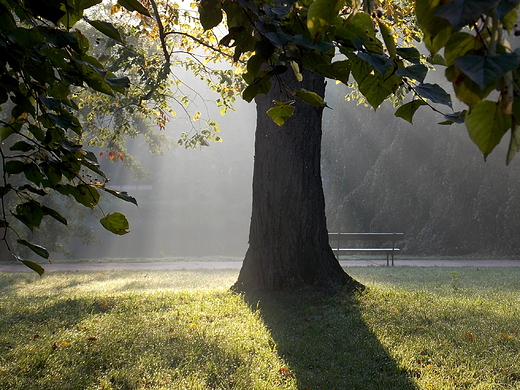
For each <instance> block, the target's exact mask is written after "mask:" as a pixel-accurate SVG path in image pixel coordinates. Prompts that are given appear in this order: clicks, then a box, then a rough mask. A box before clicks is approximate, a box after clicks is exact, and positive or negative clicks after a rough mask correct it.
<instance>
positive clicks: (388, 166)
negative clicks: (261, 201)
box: [36, 81, 520, 259]
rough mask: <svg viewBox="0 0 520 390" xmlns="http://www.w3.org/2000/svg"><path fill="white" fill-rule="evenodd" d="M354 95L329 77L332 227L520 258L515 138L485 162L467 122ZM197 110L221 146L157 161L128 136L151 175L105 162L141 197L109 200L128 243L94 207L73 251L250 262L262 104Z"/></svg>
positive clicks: (85, 213) (176, 131)
mask: <svg viewBox="0 0 520 390" xmlns="http://www.w3.org/2000/svg"><path fill="white" fill-rule="evenodd" d="M195 84H197V83H195ZM197 88H198V89H197V90H198V92H199V93H200V94H202V95H204V96H205V97H207V99H212V98H213V99H216V96H214V95H211V93H210V92H208V91H207V90H205V89H204V88H203V87H202V86H201V85H200V84H198V86H197ZM347 92H348V91H347V90H346V88H345V87H342V86H336V85H335V84H334V83H333V82H330V81H329V83H328V87H327V97H326V101H327V102H328V105H329V106H331V107H332V109H325V112H324V136H323V147H322V160H323V162H322V172H323V182H324V192H325V197H326V204H327V220H328V225H329V229H330V230H335V231H372V232H376V231H402V232H405V233H406V235H407V237H406V242H404V243H402V244H403V247H404V249H405V251H406V252H404V253H407V254H412V255H413V254H428V255H460V254H464V255H484V256H490V255H497V256H509V257H512V256H516V255H518V253H520V243H518V244H517V240H516V237H518V233H520V222H519V221H520V218H519V217H520V215H519V212H518V207H517V206H516V205H517V204H519V202H520V163H519V161H518V160H519V158H518V157H517V158H516V160H515V161H514V162H513V164H512V166H510V167H506V166H505V163H504V161H505V150H504V149H505V148H506V147H507V140H504V142H503V143H502V145H501V146H500V148H499V150H498V151H496V152H494V153H493V154H492V155H491V156H490V157H489V158H488V161H487V162H484V160H483V158H482V156H481V154H480V153H479V151H478V149H477V148H476V146H475V145H473V144H472V143H471V141H470V140H469V137H468V135H467V131H466V130H465V128H464V127H463V126H451V127H446V126H438V125H436V123H437V122H439V121H441V120H442V117H439V116H436V115H435V114H433V113H432V112H431V111H430V110H428V109H427V108H424V109H422V108H421V110H420V111H418V114H416V119H415V120H414V125H411V124H409V123H407V122H405V121H403V120H401V119H399V118H395V116H394V115H393V112H394V109H393V108H392V107H391V105H388V104H385V105H384V106H383V107H381V108H380V109H378V110H377V111H376V112H374V110H372V109H369V108H366V107H363V106H357V105H356V103H355V102H345V99H344V96H345V94H346V93H347ZM199 104H200V106H199V107H197V106H194V107H191V108H192V109H194V110H201V111H203V112H204V115H205V116H209V117H211V118H212V119H214V120H216V121H217V122H218V123H219V125H220V129H221V133H220V134H219V135H220V137H221V138H222V139H223V142H221V143H211V145H210V146H209V147H203V148H201V149H196V150H192V149H184V148H183V147H175V148H173V149H172V150H169V151H167V152H166V154H165V155H163V156H151V155H150V153H149V152H148V148H147V146H146V144H145V143H144V141H143V140H142V139H135V140H134V139H131V140H129V141H128V147H129V150H130V152H131V154H132V155H133V156H134V157H135V158H136V159H137V160H139V161H140V162H141V164H142V166H143V168H144V170H145V171H147V172H148V174H147V175H146V177H144V178H142V179H136V178H135V177H134V173H133V172H131V171H129V170H128V169H126V168H125V167H124V166H123V164H122V163H121V162H120V161H116V162H110V161H109V160H108V159H107V158H101V159H100V163H101V165H102V168H103V169H104V170H105V171H106V172H107V173H108V175H109V177H110V178H111V182H110V183H109V186H110V187H111V188H115V189H117V190H123V191H127V192H128V193H129V194H131V195H133V196H134V197H135V198H136V199H137V201H138V203H139V207H135V206H134V205H132V204H130V203H125V202H123V201H120V200H118V199H116V198H112V197H109V196H104V197H103V200H102V202H101V207H102V208H103V211H104V212H105V213H109V212H114V211H121V212H123V213H124V214H126V215H127V217H128V219H129V220H130V224H131V226H130V233H129V234H127V235H124V236H115V235H113V234H111V233H109V232H107V231H106V230H104V229H103V228H102V227H101V225H100V224H99V218H100V217H101V216H102V215H100V213H99V210H97V209H95V210H94V213H90V211H89V210H88V209H84V208H82V211H81V213H79V212H75V211H74V212H72V214H71V215H72V216H76V217H75V219H76V220H75V221H71V222H73V223H72V224H71V225H74V226H76V225H79V226H81V227H82V228H77V227H71V228H69V230H68V233H67V234H65V235H72V234H77V235H79V236H80V238H73V239H72V240H71V242H69V243H67V244H65V246H64V248H65V249H66V250H67V251H69V252H70V254H71V255H73V256H74V257H75V258H79V259H89V258H141V257H143V258H144V257H145V258H161V257H164V258H171V257H182V258H186V257H205V256H223V257H242V256H244V254H245V252H246V250H247V243H248V233H249V221H250V216H251V200H252V199H251V188H252V174H253V158H254V132H255V122H256V112H255V105H254V104H248V103H246V102H243V101H241V100H237V102H236V104H235V110H236V111H235V112H233V111H229V112H228V114H226V115H225V116H221V115H220V113H219V110H218V108H217V107H216V105H214V104H212V103H211V102H209V101H208V102H206V103H199ZM206 107H207V112H206ZM187 130H189V123H188V121H186V120H185V119H183V118H178V119H172V120H171V121H170V122H169V123H168V125H167V127H166V128H165V130H164V131H165V132H166V133H167V134H168V135H170V136H171V137H173V139H178V138H179V136H180V134H181V133H182V132H184V131H187ZM96 152H98V151H96ZM517 183H518V184H517ZM69 203H71V204H73V202H69ZM58 235H59V234H58ZM47 239H49V238H48V237H47ZM82 241H89V244H88V245H87V244H85V243H83V242H82ZM36 242H42V243H44V244H46V242H45V241H42V240H39V241H38V240H37V241H36ZM63 257H64V256H63V255H61V254H59V253H53V255H52V258H53V259H60V258H63Z"/></svg>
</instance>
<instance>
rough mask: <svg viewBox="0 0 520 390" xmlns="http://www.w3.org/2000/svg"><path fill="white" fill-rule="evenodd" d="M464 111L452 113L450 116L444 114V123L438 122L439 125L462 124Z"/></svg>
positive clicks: (464, 115)
mask: <svg viewBox="0 0 520 390" xmlns="http://www.w3.org/2000/svg"><path fill="white" fill-rule="evenodd" d="M466 113H467V111H466V110H463V111H458V112H454V113H452V114H445V115H444V118H445V119H446V120H445V121H444V122H440V123H439V125H451V124H453V123H458V124H461V123H464V120H465V119H466Z"/></svg>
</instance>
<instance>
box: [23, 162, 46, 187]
mask: <svg viewBox="0 0 520 390" xmlns="http://www.w3.org/2000/svg"><path fill="white" fill-rule="evenodd" d="M23 173H24V175H25V177H26V178H27V180H29V181H30V182H32V183H34V184H36V185H40V184H41V183H42V181H43V179H44V176H43V173H42V172H41V170H40V168H39V167H38V165H36V164H35V163H29V164H25V165H24V168H23Z"/></svg>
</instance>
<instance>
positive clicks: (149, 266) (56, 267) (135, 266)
mask: <svg viewBox="0 0 520 390" xmlns="http://www.w3.org/2000/svg"><path fill="white" fill-rule="evenodd" d="M340 263H341V265H342V266H343V267H369V266H385V265H386V260H340ZM40 264H41V265H42V266H43V267H44V268H45V271H46V272H55V271H114V270H127V271H160V270H171V271H175V270H196V269H236V270H238V269H240V267H241V266H242V262H241V261H155V262H142V263H122V262H118V263H51V264H45V263H43V262H41V263H40ZM395 266H397V267H402V266H411V267H520V260H399V259H397V260H395ZM0 272H33V271H31V270H30V269H29V268H27V267H26V266H24V265H23V264H2V263H0Z"/></svg>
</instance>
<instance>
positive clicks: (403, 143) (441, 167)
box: [322, 86, 520, 256]
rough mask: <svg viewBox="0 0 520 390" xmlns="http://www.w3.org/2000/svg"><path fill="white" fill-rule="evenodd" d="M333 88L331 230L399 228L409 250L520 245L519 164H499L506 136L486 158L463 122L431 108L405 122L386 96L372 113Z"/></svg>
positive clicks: (507, 249) (328, 181) (495, 251)
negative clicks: (443, 119) (452, 122)
mask: <svg viewBox="0 0 520 390" xmlns="http://www.w3.org/2000/svg"><path fill="white" fill-rule="evenodd" d="M335 91H337V92H335V93H337V99H338V101H337V103H336V107H335V109H334V110H333V111H331V113H329V120H328V122H327V123H325V125H324V136H323V147H322V153H323V164H322V165H323V176H324V179H323V180H324V190H325V195H326V199H327V203H326V204H327V216H328V226H329V230H330V231H349V232H356V231H373V232H376V231H401V232H405V233H406V241H405V242H404V243H403V245H404V249H405V250H406V254H410V255H485V256H493V255H496V256H517V255H518V253H520V241H518V239H517V236H518V232H519V231H520V220H519V210H518V207H517V205H518V202H519V200H520V166H519V164H518V162H516V161H513V162H512V163H511V165H510V166H509V167H507V166H505V164H504V157H503V156H504V155H505V150H506V148H507V143H504V142H502V144H500V145H499V149H500V152H499V153H496V154H493V155H490V156H489V157H488V158H487V161H484V159H483V158H482V154H481V153H479V151H478V149H477V148H476V147H475V145H474V144H473V143H472V142H471V140H470V139H469V138H468V135H467V131H466V129H465V128H464V127H463V126H441V125H438V124H437V123H438V122H440V119H439V116H438V115H437V116H436V115H435V114H434V113H433V112H432V111H430V110H424V111H422V112H418V113H417V114H416V116H415V118H414V122H413V125H411V124H409V123H406V122H404V121H402V120H400V119H399V118H396V117H395V116H394V115H393V111H394V109H393V107H392V106H391V104H390V103H388V104H385V105H383V106H381V107H380V108H379V109H378V110H377V114H374V112H373V110H371V109H370V108H366V107H364V106H362V105H359V106H357V105H356V104H355V102H352V101H350V102H347V101H345V99H344V97H345V95H346V94H347V93H348V90H347V88H346V87H343V86H340V87H335ZM333 94H334V92H332V93H331V95H332V97H333V98H334V95H333Z"/></svg>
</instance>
